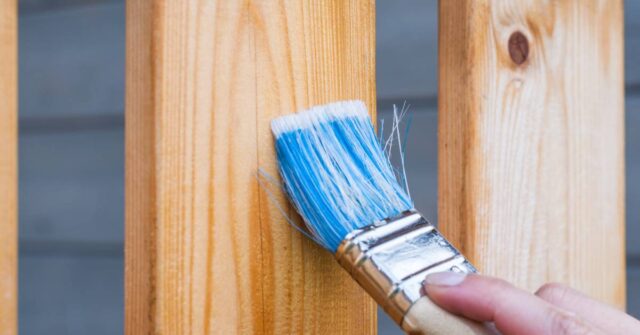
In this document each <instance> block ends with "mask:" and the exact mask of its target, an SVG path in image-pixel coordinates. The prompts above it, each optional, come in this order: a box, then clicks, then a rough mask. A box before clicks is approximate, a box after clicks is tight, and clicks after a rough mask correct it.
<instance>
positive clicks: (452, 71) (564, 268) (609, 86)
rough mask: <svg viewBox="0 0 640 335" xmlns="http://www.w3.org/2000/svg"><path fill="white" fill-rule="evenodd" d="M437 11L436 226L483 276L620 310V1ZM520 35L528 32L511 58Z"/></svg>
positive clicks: (487, 0) (502, 3) (466, 1)
mask: <svg viewBox="0 0 640 335" xmlns="http://www.w3.org/2000/svg"><path fill="white" fill-rule="evenodd" d="M439 12H440V23H439V25H440V33H439V34H440V35H439V41H440V42H439V43H440V44H439V56H440V60H439V62H440V63H439V68H440V75H439V79H440V82H439V100H438V101H439V186H440V188H439V199H440V202H439V223H440V226H441V227H442V230H443V233H444V234H445V235H446V236H448V237H449V238H451V239H452V240H453V241H454V242H455V244H456V245H458V246H459V247H460V248H461V249H462V251H463V252H464V253H465V254H467V255H468V256H469V257H470V258H471V259H472V260H473V262H474V263H475V264H476V265H477V266H478V267H479V269H480V270H481V271H482V272H484V273H487V274H490V275H497V276H500V277H503V278H506V279H508V280H511V281H514V282H515V283H517V284H518V285H520V286H522V287H525V288H527V289H531V290H532V289H535V288H537V287H538V286H540V285H541V284H543V283H544V282H547V281H559V282H564V283H567V284H569V285H571V286H574V287H575V288H577V289H580V290H582V291H585V292H587V293H588V294H590V295H592V296H594V297H596V298H598V299H601V300H604V301H607V302H609V303H613V304H615V305H617V306H619V307H623V306H624V304H625V263H624V262H625V261H624V95H623V35H622V25H623V20H622V1H617V0H616V1H597V0H590V1H578V0H564V1H553V2H542V1H527V0H521V1H506V0H494V1H491V0H483V1H470V0H457V1H440V8H439ZM516 31H520V32H522V34H523V35H524V36H525V37H526V39H527V40H528V49H529V50H528V56H527V58H526V59H525V60H524V61H523V62H522V64H520V65H518V64H517V62H514V60H513V59H512V57H513V56H512V55H511V54H510V53H509V50H508V41H509V38H510V36H511V35H512V34H513V33H514V32H516ZM516 53H517V51H516ZM518 57H520V56H518V55H516V57H515V58H516V60H519V59H518Z"/></svg>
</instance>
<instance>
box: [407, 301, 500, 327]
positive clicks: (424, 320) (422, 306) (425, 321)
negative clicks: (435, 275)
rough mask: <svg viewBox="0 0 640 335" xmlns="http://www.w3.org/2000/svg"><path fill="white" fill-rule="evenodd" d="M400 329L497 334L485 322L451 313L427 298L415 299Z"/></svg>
mask: <svg viewBox="0 0 640 335" xmlns="http://www.w3.org/2000/svg"><path fill="white" fill-rule="evenodd" d="M402 329H404V331H405V332H407V333H408V334H412V335H451V334H455V335H486V334H497V332H496V331H495V330H494V329H493V328H491V327H487V326H486V325H485V324H482V323H479V322H476V321H471V320H469V319H465V318H463V317H460V316H457V315H453V314H451V313H449V312H447V311H445V310H444V309H442V308H440V307H439V306H438V305H436V304H434V303H433V302H432V301H431V300H429V298H427V297H422V298H420V299H419V300H418V301H416V302H415V303H414V304H413V306H411V308H410V309H409V312H407V314H405V316H404V319H403V320H402Z"/></svg>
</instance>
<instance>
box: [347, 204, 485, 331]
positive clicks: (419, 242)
mask: <svg viewBox="0 0 640 335" xmlns="http://www.w3.org/2000/svg"><path fill="white" fill-rule="evenodd" d="M335 256H336V258H337V260H338V262H339V263H340V265H342V267H343V268H345V269H346V270H347V271H349V273H350V274H351V276H352V277H353V278H354V279H355V280H356V281H357V282H358V283H359V284H360V286H362V287H363V288H364V289H365V290H366V291H367V292H368V293H369V294H370V295H371V296H372V297H373V298H374V299H375V300H376V302H377V303H378V304H379V305H380V306H381V307H382V308H383V309H384V310H385V311H386V312H387V313H388V314H389V315H390V316H391V317H392V318H393V319H394V321H396V322H397V323H398V324H402V319H403V317H404V315H405V314H406V313H407V311H408V310H409V308H410V307H411V305H413V303H414V302H416V301H417V300H418V299H419V298H420V297H421V296H423V295H424V292H423V290H422V286H423V285H422V284H423V281H424V279H425V277H426V276H427V275H428V274H429V273H433V272H441V271H448V270H450V271H459V272H466V273H474V272H476V269H475V268H474V267H473V266H472V265H471V264H470V263H469V262H468V261H467V260H466V259H465V258H464V256H462V255H461V254H460V252H458V250H457V249H456V248H454V247H453V246H452V245H451V244H450V243H449V242H448V241H447V240H446V239H445V238H444V237H443V236H442V235H441V234H440V233H439V232H438V231H437V230H436V228H435V227H434V226H433V225H432V224H430V223H429V222H428V221H427V220H426V219H425V218H424V217H423V216H422V215H421V214H420V213H418V212H416V211H415V210H411V211H406V212H404V213H402V214H401V215H399V216H398V217H394V218H390V219H385V220H382V221H379V222H377V223H374V224H372V225H370V226H367V227H364V228H362V229H358V230H355V231H353V232H351V233H350V234H349V235H347V237H345V239H344V240H343V241H342V243H341V244H340V246H339V247H338V251H337V252H336V254H335Z"/></svg>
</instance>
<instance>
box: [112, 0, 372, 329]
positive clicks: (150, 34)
mask: <svg viewBox="0 0 640 335" xmlns="http://www.w3.org/2000/svg"><path fill="white" fill-rule="evenodd" d="M374 13H375V8H374V3H373V1H371V0H366V1H365V0H357V1H339V0H334V1H298V0H285V1H254V0H249V1H204V0H203V1H196V0H187V1H169V0H165V1H141V0H133V1H127V79H126V80H127V93H126V252H125V258H126V280H125V291H126V306H125V308H126V318H125V319H126V320H125V323H126V325H125V328H126V333H127V334H152V333H153V334H252V333H253V334H372V333H375V326H376V319H375V311H376V309H375V305H374V303H373V302H372V300H371V299H370V298H369V297H368V296H367V295H366V293H364V291H362V290H361V289H360V288H359V287H358V286H357V284H356V283H355V282H354V281H353V280H351V279H350V277H349V276H348V274H347V273H346V272H344V270H342V269H340V268H339V266H338V264H337V263H336V262H335V260H334V259H333V257H332V255H330V254H329V253H327V252H326V251H323V250H321V249H320V248H319V247H317V246H315V245H314V244H313V242H311V241H308V240H306V239H305V238H304V237H303V236H302V235H301V234H299V233H297V232H296V231H294V230H293V229H291V227H290V226H289V225H288V224H287V223H286V221H285V220H284V219H283V218H282V215H281V214H280V213H279V212H278V210H277V209H276V207H275V206H274V204H273V202H272V200H271V199H269V198H268V197H267V195H266V193H265V192H263V191H262V190H260V189H259V187H258V182H257V178H256V172H257V168H258V167H259V166H260V167H262V168H264V169H265V170H266V171H267V172H268V173H270V174H272V175H274V176H275V175H277V171H276V168H275V167H276V165H275V154H274V149H273V140H272V135H271V132H270V129H269V122H270V120H271V119H273V118H274V117H276V116H279V115H282V114H285V113H291V112H293V111H296V110H301V109H304V108H308V107H310V106H312V105H316V104H324V103H328V102H331V101H336V100H345V99H360V100H363V101H365V102H366V104H367V107H368V108H369V110H375V40H374V39H375V18H374ZM277 200H278V201H281V202H283V203H284V202H285V199H284V197H282V195H280V196H279V197H278V199H277ZM291 213H293V211H291Z"/></svg>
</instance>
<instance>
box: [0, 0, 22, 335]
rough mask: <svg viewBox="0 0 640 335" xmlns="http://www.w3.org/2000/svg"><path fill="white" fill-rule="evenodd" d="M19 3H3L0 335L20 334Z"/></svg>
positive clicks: (0, 17) (0, 46)
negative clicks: (18, 241)
mask: <svg viewBox="0 0 640 335" xmlns="http://www.w3.org/2000/svg"><path fill="white" fill-rule="evenodd" d="M17 15H18V8H17V4H16V1H14V0H6V1H0V334H2V335H12V334H16V333H17V315H16V308H17V289H18V286H17V285H18V282H17V278H16V270H17V265H18V264H17V262H18V255H17V254H18V250H17V239H18V229H17V228H18V226H17V225H18V222H17V221H18V218H17V214H18V213H17V210H18V209H17V196H18V194H17V193H18V190H17V187H18V181H17V180H18V163H17V149H18V143H17V140H18V138H17V135H18V123H17V122H18V120H17V117H18V116H17V113H18V111H17V99H18V97H17V94H18V92H17V89H16V85H17V84H18V83H17V80H18V77H17V67H18V62H17V37H18V36H17Z"/></svg>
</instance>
